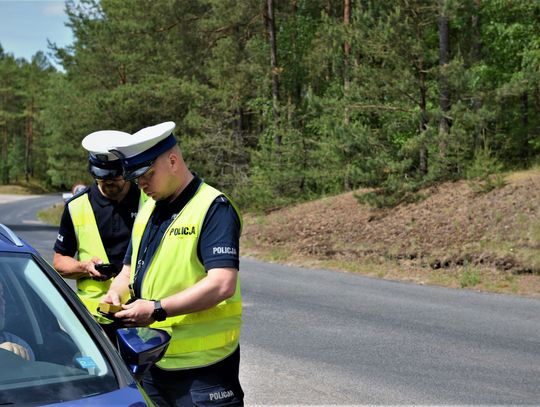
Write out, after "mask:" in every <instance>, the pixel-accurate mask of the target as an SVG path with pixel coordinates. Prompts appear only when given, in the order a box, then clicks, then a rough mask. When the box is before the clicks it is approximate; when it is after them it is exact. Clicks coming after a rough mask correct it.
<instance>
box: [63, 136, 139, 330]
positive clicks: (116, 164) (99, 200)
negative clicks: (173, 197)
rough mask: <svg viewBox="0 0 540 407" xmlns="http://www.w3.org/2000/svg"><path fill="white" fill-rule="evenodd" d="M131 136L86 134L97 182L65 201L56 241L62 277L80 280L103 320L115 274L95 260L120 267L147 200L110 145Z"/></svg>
mask: <svg viewBox="0 0 540 407" xmlns="http://www.w3.org/2000/svg"><path fill="white" fill-rule="evenodd" d="M129 136H130V134H128V133H124V132H120V131H115V130H103V131H97V132H94V133H92V134H89V135H88V136H86V137H85V138H84V139H83V142H82V145H83V147H84V148H85V149H86V150H87V151H88V152H89V156H88V169H89V171H90V174H91V175H92V176H93V178H94V180H95V183H94V184H93V185H91V186H90V187H87V188H85V189H84V190H82V191H81V192H80V193H78V194H76V195H75V196H74V197H73V198H71V199H70V200H69V201H68V202H67V203H66V206H65V207H64V212H63V214H62V219H61V222H60V228H59V231H58V237H57V239H56V242H55V245H54V251H55V254H54V258H53V265H54V268H55V269H56V270H57V271H58V272H59V273H60V274H61V275H62V277H64V278H70V279H76V280H77V294H78V296H79V298H80V299H81V300H82V302H83V303H84V304H85V305H86V307H87V308H88V309H89V311H90V312H91V313H92V314H93V315H94V316H95V318H96V319H97V320H98V321H99V322H101V323H104V324H109V323H111V321H110V320H106V319H104V318H103V317H102V316H100V315H99V314H98V312H97V310H96V309H97V306H98V304H99V300H100V299H101V298H102V297H103V295H104V294H105V293H106V292H107V290H108V289H109V286H110V283H111V281H112V279H111V278H110V276H109V277H107V276H106V275H104V274H102V273H101V272H100V271H98V270H97V269H96V265H98V264H112V265H113V266H116V269H117V270H118V272H119V271H120V269H121V268H122V261H123V259H124V256H125V253H126V249H127V247H128V244H129V239H130V236H131V229H132V226H133V222H134V221H135V217H136V216H137V212H138V210H139V209H138V208H139V206H140V205H141V204H142V202H143V201H144V200H145V196H144V194H143V193H142V191H140V190H139V189H138V188H137V186H136V185H135V184H133V183H131V182H127V181H125V180H124V178H123V177H122V165H121V163H120V160H118V158H117V157H116V156H115V155H114V154H111V153H110V152H109V151H108V149H109V148H110V146H109V145H108V141H109V140H110V139H111V138H112V137H115V138H122V137H129ZM98 267H99V266H98ZM111 268H114V267H111ZM107 333H108V334H109V336H110V337H111V335H114V332H107Z"/></svg>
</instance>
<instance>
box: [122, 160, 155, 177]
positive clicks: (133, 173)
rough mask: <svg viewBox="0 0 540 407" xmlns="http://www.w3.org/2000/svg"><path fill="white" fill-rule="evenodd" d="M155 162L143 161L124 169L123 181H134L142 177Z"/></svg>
mask: <svg viewBox="0 0 540 407" xmlns="http://www.w3.org/2000/svg"><path fill="white" fill-rule="evenodd" d="M154 161H155V160H148V161H145V162H143V163H141V164H139V165H137V166H134V167H131V168H124V179H125V180H126V181H131V180H134V179H135V178H139V177H142V176H143V175H144V174H146V173H147V171H148V170H149V169H150V167H151V166H152V165H154Z"/></svg>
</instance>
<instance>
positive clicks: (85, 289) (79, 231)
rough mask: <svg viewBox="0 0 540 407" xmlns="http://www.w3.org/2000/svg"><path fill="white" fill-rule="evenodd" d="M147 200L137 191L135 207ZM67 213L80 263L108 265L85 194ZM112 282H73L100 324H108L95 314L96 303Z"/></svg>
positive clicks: (88, 279) (76, 200)
mask: <svg viewBox="0 0 540 407" xmlns="http://www.w3.org/2000/svg"><path fill="white" fill-rule="evenodd" d="M147 199H148V197H147V196H146V194H144V193H143V192H142V191H141V194H140V198H139V207H141V206H142V204H143V203H144V202H146V200H147ZM68 209H69V214H70V216H71V220H72V222H73V227H74V229H75V236H76V237H77V248H78V249H77V251H78V258H79V260H80V261H88V260H91V259H92V257H99V258H100V259H101V260H102V261H103V263H109V259H108V257H107V253H106V251H105V247H104V246H103V242H102V241H101V236H100V234H99V230H98V226H97V222H96V217H95V215H94V211H93V210H92V205H91V204H90V199H89V197H88V194H87V193H86V194H82V195H80V196H78V197H77V198H75V199H73V200H72V201H70V202H69V203H68ZM111 282H112V279H109V280H107V281H97V280H92V279H91V278H80V279H78V280H77V295H78V296H79V298H80V299H81V301H82V302H83V304H84V305H85V306H86V308H88V310H89V311H90V313H92V315H94V317H95V318H96V319H97V320H98V321H100V322H104V323H107V322H111V321H109V320H106V319H104V318H103V317H102V316H101V315H100V314H99V313H98V312H97V307H98V304H99V300H100V299H101V297H103V296H104V295H105V294H106V293H107V291H108V290H109V287H110V285H111Z"/></svg>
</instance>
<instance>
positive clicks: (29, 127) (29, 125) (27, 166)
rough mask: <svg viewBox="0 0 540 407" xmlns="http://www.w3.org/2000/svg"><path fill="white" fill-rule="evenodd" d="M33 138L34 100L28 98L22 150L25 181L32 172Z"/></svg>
mask: <svg viewBox="0 0 540 407" xmlns="http://www.w3.org/2000/svg"><path fill="white" fill-rule="evenodd" d="M33 139H34V101H33V100H32V99H30V104H29V105H28V117H27V118H26V144H25V150H24V177H25V179H26V182H28V181H29V180H30V174H31V173H32V144H33Z"/></svg>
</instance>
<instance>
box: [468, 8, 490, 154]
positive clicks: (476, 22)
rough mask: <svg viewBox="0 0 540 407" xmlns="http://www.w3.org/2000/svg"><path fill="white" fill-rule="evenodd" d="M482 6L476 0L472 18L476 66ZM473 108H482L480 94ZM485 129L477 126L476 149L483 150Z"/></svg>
mask: <svg viewBox="0 0 540 407" xmlns="http://www.w3.org/2000/svg"><path fill="white" fill-rule="evenodd" d="M480 6H481V0H474V11H473V14H472V16H471V28H472V36H473V37H472V47H471V63H470V65H474V64H476V63H478V62H480V60H481V59H482V34H481V31H480V30H481V27H480V24H481V20H480ZM472 107H473V111H474V112H478V111H479V110H480V109H481V108H482V98H481V97H480V95H479V94H477V93H474V94H473V96H472ZM485 130H486V129H485V127H484V126H483V125H482V123H478V124H477V126H476V134H475V135H474V149H475V150H476V149H478V148H482V146H483V144H485V143H484V141H483V139H484V135H485Z"/></svg>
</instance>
